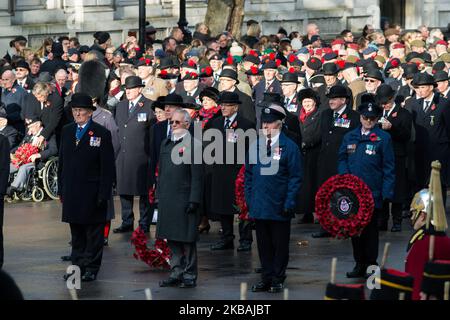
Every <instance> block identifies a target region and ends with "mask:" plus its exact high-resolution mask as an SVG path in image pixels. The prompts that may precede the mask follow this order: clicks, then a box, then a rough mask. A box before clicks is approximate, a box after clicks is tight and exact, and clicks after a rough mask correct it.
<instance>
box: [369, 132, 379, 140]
mask: <svg viewBox="0 0 450 320" xmlns="http://www.w3.org/2000/svg"><path fill="white" fill-rule="evenodd" d="M369 139H370V141H372V142H375V141H377V140H378V136H377V135H376V134H375V133H371V134H370V136H369Z"/></svg>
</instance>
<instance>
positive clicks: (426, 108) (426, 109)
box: [423, 101, 430, 112]
mask: <svg viewBox="0 0 450 320" xmlns="http://www.w3.org/2000/svg"><path fill="white" fill-rule="evenodd" d="M429 107H430V101H425V109H424V110H423V111H424V112H427V111H428V108H429Z"/></svg>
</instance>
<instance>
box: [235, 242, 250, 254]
mask: <svg viewBox="0 0 450 320" xmlns="http://www.w3.org/2000/svg"><path fill="white" fill-rule="evenodd" d="M237 251H238V252H242V251H252V245H251V244H248V243H245V244H240V245H239V247H238V248H237Z"/></svg>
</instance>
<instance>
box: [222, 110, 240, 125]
mask: <svg viewBox="0 0 450 320" xmlns="http://www.w3.org/2000/svg"><path fill="white" fill-rule="evenodd" d="M236 116H237V112H236V113H235V114H233V115H232V116H231V117H229V118H228V117H225V122H226V121H227V119H229V120H230V125H231V124H232V123H233V121H234V119H236Z"/></svg>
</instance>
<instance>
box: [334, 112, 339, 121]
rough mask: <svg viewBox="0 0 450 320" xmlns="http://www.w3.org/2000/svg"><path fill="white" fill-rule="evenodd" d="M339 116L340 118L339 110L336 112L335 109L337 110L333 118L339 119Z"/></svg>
mask: <svg viewBox="0 0 450 320" xmlns="http://www.w3.org/2000/svg"><path fill="white" fill-rule="evenodd" d="M337 118H339V112H336V111H335V112H334V118H333V119H334V120H337Z"/></svg>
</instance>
